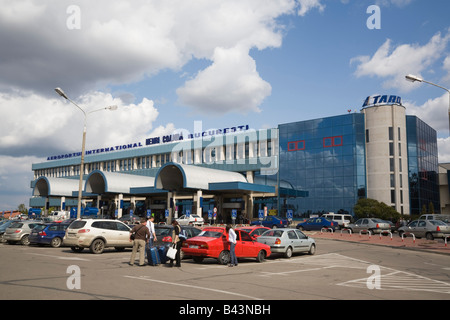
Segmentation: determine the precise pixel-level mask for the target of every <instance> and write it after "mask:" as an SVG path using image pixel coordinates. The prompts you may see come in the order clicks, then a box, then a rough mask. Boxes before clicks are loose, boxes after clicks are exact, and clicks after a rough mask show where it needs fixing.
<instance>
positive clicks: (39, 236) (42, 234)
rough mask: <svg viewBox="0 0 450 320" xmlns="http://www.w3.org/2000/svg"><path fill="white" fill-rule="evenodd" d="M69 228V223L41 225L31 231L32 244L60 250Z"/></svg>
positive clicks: (30, 239)
mask: <svg viewBox="0 0 450 320" xmlns="http://www.w3.org/2000/svg"><path fill="white" fill-rule="evenodd" d="M68 226H69V224H67V223H50V224H40V225H38V226H36V227H34V228H33V230H31V234H30V237H29V241H30V244H39V245H44V244H47V245H50V246H52V247H53V248H59V247H60V246H61V245H62V243H63V239H64V235H65V234H66V229H67V227H68Z"/></svg>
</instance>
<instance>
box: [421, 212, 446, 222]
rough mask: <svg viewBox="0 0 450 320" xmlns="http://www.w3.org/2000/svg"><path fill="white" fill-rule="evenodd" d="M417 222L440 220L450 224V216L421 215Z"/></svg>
mask: <svg viewBox="0 0 450 320" xmlns="http://www.w3.org/2000/svg"><path fill="white" fill-rule="evenodd" d="M419 220H441V221H443V222H445V223H447V224H448V223H450V215H447V214H423V215H421V216H420V217H419Z"/></svg>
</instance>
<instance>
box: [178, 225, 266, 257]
mask: <svg viewBox="0 0 450 320" xmlns="http://www.w3.org/2000/svg"><path fill="white" fill-rule="evenodd" d="M235 232H236V238H237V241H236V247H235V252H236V257H237V258H256V260H257V261H258V262H262V261H264V259H265V258H266V257H268V256H270V254H271V251H270V247H269V246H268V245H266V244H263V243H259V242H256V241H255V240H254V239H253V238H252V236H250V235H249V234H248V233H247V232H245V231H243V230H237V229H236V230H235ZM182 250H183V252H184V254H185V255H190V256H192V258H193V259H194V261H195V262H202V261H203V259H204V258H215V259H217V260H218V262H219V263H220V264H228V263H229V262H230V245H229V243H228V235H227V233H226V231H225V228H224V227H206V228H204V229H203V231H202V232H201V233H200V234H199V235H198V236H196V237H192V238H190V239H187V240H186V241H185V242H183V247H182Z"/></svg>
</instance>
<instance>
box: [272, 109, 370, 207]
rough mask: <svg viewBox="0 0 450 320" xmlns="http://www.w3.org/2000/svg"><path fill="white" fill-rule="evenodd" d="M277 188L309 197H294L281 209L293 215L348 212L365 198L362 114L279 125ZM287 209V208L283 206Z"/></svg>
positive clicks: (364, 137) (286, 200)
mask: <svg viewBox="0 0 450 320" xmlns="http://www.w3.org/2000/svg"><path fill="white" fill-rule="evenodd" d="M278 129H279V142H280V146H279V186H280V187H281V186H282V184H290V185H292V187H293V188H295V189H297V190H303V191H307V192H308V197H304V198H301V197H290V198H287V199H285V200H284V202H285V203H284V204H283V205H282V206H281V207H280V211H281V214H282V215H284V214H285V212H284V211H286V209H292V210H293V211H294V215H295V216H303V215H308V214H312V213H322V212H339V211H341V212H342V211H347V212H349V213H353V207H354V205H355V203H356V202H357V201H358V199H359V198H365V197H366V164H365V139H366V136H365V126H364V114H362V113H352V114H346V115H340V116H335V117H327V118H322V119H315V120H308V121H300V122H293V123H288V124H281V125H279V126H278ZM283 209H284V210H283Z"/></svg>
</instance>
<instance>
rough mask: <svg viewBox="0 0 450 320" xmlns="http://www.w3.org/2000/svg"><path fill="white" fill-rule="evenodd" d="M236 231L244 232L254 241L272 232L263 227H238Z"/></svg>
mask: <svg viewBox="0 0 450 320" xmlns="http://www.w3.org/2000/svg"><path fill="white" fill-rule="evenodd" d="M236 230H243V231H245V232H247V233H248V234H249V235H250V236H251V237H252V238H253V239H255V240H256V238H258V237H259V236H260V235H262V234H263V233H264V232H266V231H267V230H270V228H267V227H262V226H248V227H238V228H236Z"/></svg>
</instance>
